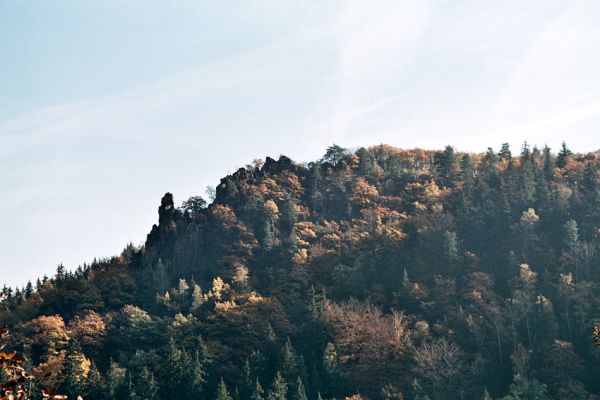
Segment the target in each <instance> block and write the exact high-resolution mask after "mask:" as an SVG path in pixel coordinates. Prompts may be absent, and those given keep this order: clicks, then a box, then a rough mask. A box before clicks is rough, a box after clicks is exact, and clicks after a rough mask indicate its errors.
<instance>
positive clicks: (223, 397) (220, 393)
mask: <svg viewBox="0 0 600 400" xmlns="http://www.w3.org/2000/svg"><path fill="white" fill-rule="evenodd" d="M216 400H233V397H231V395H230V394H229V390H227V385H226V384H225V381H224V380H223V378H221V381H220V382H219V387H218V388H217V399H216Z"/></svg>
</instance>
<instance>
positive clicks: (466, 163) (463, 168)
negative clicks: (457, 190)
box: [460, 153, 474, 184]
mask: <svg viewBox="0 0 600 400" xmlns="http://www.w3.org/2000/svg"><path fill="white" fill-rule="evenodd" d="M473 178H474V175H473V160H472V159H471V156H470V155H469V154H468V153H465V154H464V155H463V156H462V159H461V160H460V180H461V181H462V182H464V183H467V184H471V183H472V182H473Z"/></svg>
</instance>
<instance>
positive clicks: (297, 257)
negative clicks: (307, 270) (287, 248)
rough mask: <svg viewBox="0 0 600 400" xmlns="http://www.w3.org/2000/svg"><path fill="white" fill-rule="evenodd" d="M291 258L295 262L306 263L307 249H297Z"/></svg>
mask: <svg viewBox="0 0 600 400" xmlns="http://www.w3.org/2000/svg"><path fill="white" fill-rule="evenodd" d="M292 260H293V261H294V263H296V264H306V262H307V261H308V250H307V249H300V250H298V251H297V252H296V253H295V254H294V256H293V257H292Z"/></svg>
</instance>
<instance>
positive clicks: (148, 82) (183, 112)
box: [0, 0, 600, 285]
mask: <svg viewBox="0 0 600 400" xmlns="http://www.w3.org/2000/svg"><path fill="white" fill-rule="evenodd" d="M599 71H600V2H598V1H592V0H591V1H550V0H548V1H502V2H499V1H485V0H484V1H482V0H477V1H428V0H416V1H398V0H392V1H362V2H359V1H306V0H304V1H297V2H291V1H290V2H282V1H247V0H244V1H226V2H225V1H216V0H215V1H200V0H183V1H166V0H165V1H156V0H130V1H125V0H123V1H110V2H107V1H100V0H98V1H69V0H63V1H55V0H40V1H34V0H22V1H14V0H0V187H1V188H2V195H1V199H2V200H1V202H0V221H2V229H0V271H1V273H2V275H1V279H0V284H1V283H2V282H1V281H4V282H7V283H9V284H12V285H14V284H23V283H25V282H26V281H27V279H30V278H31V279H34V278H35V277H37V276H39V275H42V274H44V273H47V274H51V273H52V272H53V271H54V270H55V268H56V265H58V263H60V262H61V261H62V262H63V263H64V264H65V266H67V267H68V268H75V267H77V265H78V264H79V263H81V262H83V261H90V260H91V259H93V258H94V257H102V256H110V255H113V254H117V253H119V252H120V250H121V249H122V248H123V247H124V246H125V244H126V243H127V242H129V241H133V242H134V243H141V242H143V240H144V239H145V235H146V233H147V232H148V231H149V229H150V227H151V225H152V223H154V222H155V221H156V219H157V215H156V210H157V207H158V204H159V200H160V197H161V196H162V194H163V193H164V192H166V191H171V192H173V193H174V195H175V198H176V200H177V201H178V202H181V201H182V200H185V199H186V198H187V197H189V196H191V195H194V194H203V192H204V188H205V187H206V186H207V185H215V184H217V183H218V179H219V178H220V177H222V176H224V175H225V174H227V173H228V172H231V171H234V170H235V169H236V168H237V167H239V166H242V165H244V164H246V163H248V162H250V161H251V160H252V159H254V158H264V157H265V156H266V155H270V156H272V157H277V156H278V155H279V154H281V153H283V154H286V155H289V156H290V157H292V158H293V159H295V160H298V161H308V160H313V159H316V158H318V157H320V156H321V155H322V154H323V152H324V150H325V148H326V147H327V146H328V145H330V144H331V143H333V142H335V143H338V144H340V145H343V146H347V147H354V146H361V145H364V146H368V145H372V144H379V143H382V142H383V143H389V144H392V145H395V146H398V147H408V148H412V147H415V146H419V147H425V148H438V147H442V146H444V145H446V144H452V145H454V146H456V147H458V148H459V149H462V150H472V151H483V150H485V149H486V148H487V147H488V146H493V147H494V148H498V147H499V145H500V144H501V143H502V142H506V141H508V142H510V143H512V144H513V145H514V146H515V147H518V146H519V145H520V143H522V142H523V141H524V140H527V141H528V142H530V143H532V144H538V145H543V144H544V143H548V144H549V145H550V146H551V147H553V148H557V147H558V145H559V143H560V142H561V141H562V140H563V139H566V140H567V143H568V144H569V145H570V147H571V148H573V149H574V150H580V151H587V150H595V149H599V148H600V135H598V128H599V127H600V73H599Z"/></svg>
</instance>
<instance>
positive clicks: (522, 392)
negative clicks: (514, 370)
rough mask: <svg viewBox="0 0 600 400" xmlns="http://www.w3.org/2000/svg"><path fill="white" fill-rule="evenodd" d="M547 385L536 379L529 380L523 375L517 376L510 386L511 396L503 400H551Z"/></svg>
mask: <svg viewBox="0 0 600 400" xmlns="http://www.w3.org/2000/svg"><path fill="white" fill-rule="evenodd" d="M551 399H552V398H551V397H550V395H549V394H548V389H547V388H546V385H544V384H542V383H540V382H538V381H537V380H535V379H527V378H525V377H522V376H521V375H515V377H514V378H513V381H512V383H511V384H510V394H508V395H507V396H504V397H503V398H502V400H551Z"/></svg>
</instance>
